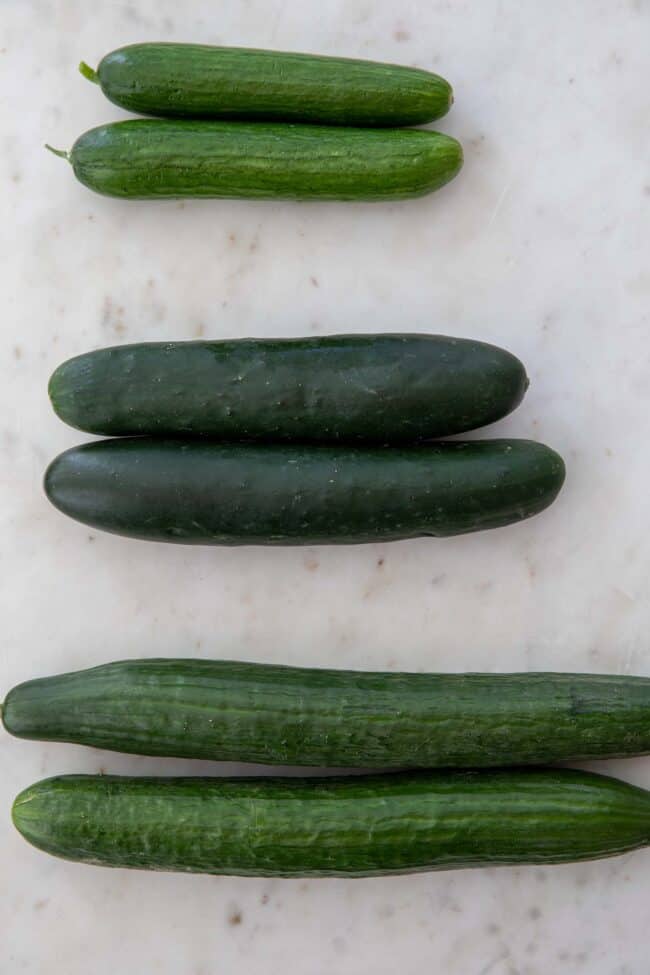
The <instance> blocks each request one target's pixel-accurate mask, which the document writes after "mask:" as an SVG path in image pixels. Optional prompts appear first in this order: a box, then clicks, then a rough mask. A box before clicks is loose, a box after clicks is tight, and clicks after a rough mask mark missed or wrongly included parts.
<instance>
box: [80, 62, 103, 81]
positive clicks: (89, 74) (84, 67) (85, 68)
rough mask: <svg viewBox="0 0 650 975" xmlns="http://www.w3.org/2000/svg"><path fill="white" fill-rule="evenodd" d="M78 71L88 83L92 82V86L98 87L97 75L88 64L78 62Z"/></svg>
mask: <svg viewBox="0 0 650 975" xmlns="http://www.w3.org/2000/svg"><path fill="white" fill-rule="evenodd" d="M79 71H80V72H81V74H82V75H83V76H84V78H87V79H88V81H92V83H93V84H94V85H98V84H99V75H98V74H97V72H96V71H95V70H94V68H91V67H90V65H89V64H86V62H85V61H80V63H79Z"/></svg>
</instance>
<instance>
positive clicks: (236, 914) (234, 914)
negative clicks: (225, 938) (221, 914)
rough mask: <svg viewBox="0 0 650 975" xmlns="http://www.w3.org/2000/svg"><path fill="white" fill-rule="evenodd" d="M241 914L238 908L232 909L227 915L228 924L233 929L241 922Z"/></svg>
mask: <svg viewBox="0 0 650 975" xmlns="http://www.w3.org/2000/svg"><path fill="white" fill-rule="evenodd" d="M242 918H243V915H242V912H241V911H240V910H239V908H234V909H233V910H232V911H231V912H230V914H229V915H228V924H230V925H232V927H233V928H235V927H237V925H238V924H241V922H242Z"/></svg>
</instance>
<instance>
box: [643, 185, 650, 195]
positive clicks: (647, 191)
mask: <svg viewBox="0 0 650 975" xmlns="http://www.w3.org/2000/svg"><path fill="white" fill-rule="evenodd" d="M643 193H644V195H645V196H650V183H647V184H646V185H645V186H644V187H643Z"/></svg>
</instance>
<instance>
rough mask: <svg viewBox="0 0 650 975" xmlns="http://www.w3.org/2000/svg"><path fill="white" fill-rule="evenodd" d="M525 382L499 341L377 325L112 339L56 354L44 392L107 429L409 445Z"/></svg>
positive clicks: (518, 394)
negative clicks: (283, 333) (341, 330)
mask: <svg viewBox="0 0 650 975" xmlns="http://www.w3.org/2000/svg"><path fill="white" fill-rule="evenodd" d="M527 385H528V380H527V378H526V372H525V369H524V367H523V366H522V364H521V362H520V361H519V360H518V359H517V358H515V356H513V355H511V354H510V353H509V352H505V351H504V350H503V349H499V348H497V347H496V346H493V345H487V344H486V343H484V342H477V341H472V340H469V339H457V338H448V337H446V336H442V335H413V334H389V333H384V334H379V335H328V336H322V337H318V338H299V339H235V340H230V341H227V340H226V341H223V340H222V341H213V342H206V341H199V342H145V343H140V344H135V345H121V346H116V347H114V348H108V349H98V350H96V351H93V352H88V353H86V354H85V355H80V356H76V357H75V358H74V359H70V360H68V361H67V362H64V363H63V364H62V365H60V366H59V367H58V369H57V370H56V371H55V372H54V374H53V376H52V378H51V380H50V387H49V390H50V398H51V401H52V405H53V407H54V409H55V410H56V412H57V414H58V415H59V416H60V417H61V419H62V420H64V421H65V422H66V423H69V424H71V426H74V427H77V428H78V429H80V430H86V431H88V432H89V433H99V434H104V435H106V436H124V435H129V434H131V435H139V434H150V435H156V436H172V437H173V436H187V435H190V436H199V435H205V436H210V437H215V438H219V439H222V440H238V441H241V440H256V441H264V440H266V441H276V442H277V441H285V440H288V441H291V440H297V441H302V442H313V443H328V442H329V443H336V442H345V443H354V442H358V443H409V442H411V443H412V442H415V441H419V440H426V439H429V438H433V437H441V436H447V435H450V434H455V433H463V432H465V431H466V430H473V429H475V428H476V427H480V426H483V425H485V424H487V423H492V422H493V421H495V420H498V419H500V418H501V417H503V416H505V415H506V414H507V413H509V412H510V411H511V410H513V409H514V408H515V407H516V406H517V405H518V403H519V402H520V401H521V399H522V397H523V395H524V392H525V391H526V388H527Z"/></svg>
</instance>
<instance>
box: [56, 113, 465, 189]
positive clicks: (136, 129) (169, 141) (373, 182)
mask: <svg viewBox="0 0 650 975" xmlns="http://www.w3.org/2000/svg"><path fill="white" fill-rule="evenodd" d="M462 161H463V152H462V149H461V146H460V143H458V142H456V140H455V139H452V138H451V137H450V136H447V135H441V134H440V133H439V132H428V131H422V130H419V129H351V128H336V127H331V126H330V127H327V126H315V125H282V124H277V123H271V122H255V123H249V122H197V121H194V122H191V121H167V120H163V119H159V120H158V119H137V120H135V121H127V122H114V123H112V124H110V125H102V126H100V127H99V128H96V129H91V130H90V131H89V132H86V133H84V135H82V136H81V137H80V138H79V139H77V141H76V142H75V144H74V146H73V147H72V150H71V152H70V162H71V163H72V166H73V169H74V172H75V175H76V176H77V178H78V179H79V180H80V181H81V182H82V183H83V184H84V185H85V186H87V187H89V188H90V189H92V190H95V191H96V192H98V193H103V194H105V195H107V196H117V197H124V198H130V199H163V198H181V197H217V198H218V197H222V198H246V199H288V200H289V199H290V200H398V199H406V198H408V197H414V196H422V195H424V194H425V193H430V192H431V191H432V190H435V189H438V188H439V187H440V186H443V185H444V184H445V183H447V182H449V180H450V179H452V178H453V177H454V176H455V175H456V173H457V172H458V171H459V170H460V168H461V166H462Z"/></svg>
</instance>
